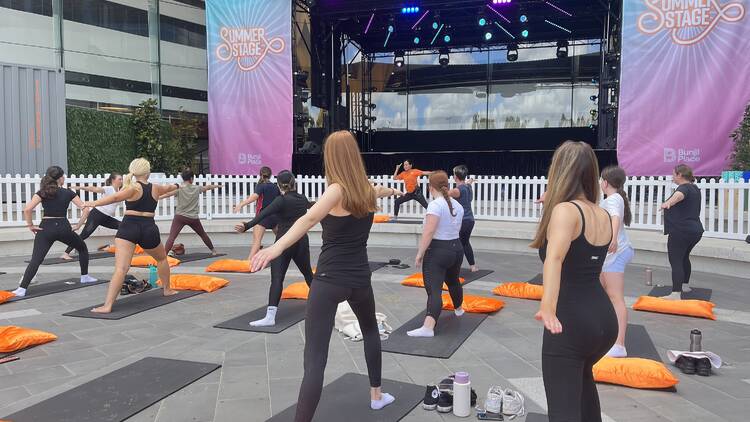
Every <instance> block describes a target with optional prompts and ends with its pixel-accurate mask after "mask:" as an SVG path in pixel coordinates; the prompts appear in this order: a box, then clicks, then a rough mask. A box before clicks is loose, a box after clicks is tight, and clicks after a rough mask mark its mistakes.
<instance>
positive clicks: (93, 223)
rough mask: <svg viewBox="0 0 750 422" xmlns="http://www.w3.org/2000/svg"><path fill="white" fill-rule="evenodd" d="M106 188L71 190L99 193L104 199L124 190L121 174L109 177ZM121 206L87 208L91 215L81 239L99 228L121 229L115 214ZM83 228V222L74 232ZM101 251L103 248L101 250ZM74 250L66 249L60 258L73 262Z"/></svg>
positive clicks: (113, 204)
mask: <svg viewBox="0 0 750 422" xmlns="http://www.w3.org/2000/svg"><path fill="white" fill-rule="evenodd" d="M104 183H105V186H103V187H102V186H71V189H73V190H84V191H86V192H92V193H98V194H100V195H101V196H102V198H104V197H107V196H110V195H114V194H115V193H117V191H119V190H120V188H122V175H121V174H120V173H116V172H112V173H111V174H110V175H109V177H107V180H106V181H105V182H104ZM119 205H120V204H119V203H118V202H114V203H112V204H109V205H104V206H101V207H96V208H93V209H90V208H87V209H86V210H90V213H89V214H88V218H87V219H86V224H85V225H84V226H83V231H81V239H83V240H86V239H88V238H89V236H91V235H92V234H93V233H94V231H95V230H96V229H97V228H98V227H99V226H104V227H106V228H108V229H112V230H117V229H118V228H119V227H120V220H118V219H116V218H115V212H117V207H118V206H119ZM80 226H81V222H79V223H78V225H77V226H76V228H74V230H77V228H78V227H80ZM107 246H109V245H106V246H105V247H104V248H106V247H107ZM99 249H100V250H101V249H103V248H99ZM72 250H73V248H72V247H70V246H68V248H67V249H65V252H64V253H63V254H62V256H61V257H60V258H62V259H65V260H72V259H73V257H72V256H70V252H71V251H72Z"/></svg>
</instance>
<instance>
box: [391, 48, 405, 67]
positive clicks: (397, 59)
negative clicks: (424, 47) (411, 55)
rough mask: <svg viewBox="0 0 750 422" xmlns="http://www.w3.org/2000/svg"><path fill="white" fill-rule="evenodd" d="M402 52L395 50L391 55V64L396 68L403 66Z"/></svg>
mask: <svg viewBox="0 0 750 422" xmlns="http://www.w3.org/2000/svg"><path fill="white" fill-rule="evenodd" d="M404 55H405V53H404V51H403V50H396V51H395V52H394V53H393V64H394V65H396V67H403V66H404Z"/></svg>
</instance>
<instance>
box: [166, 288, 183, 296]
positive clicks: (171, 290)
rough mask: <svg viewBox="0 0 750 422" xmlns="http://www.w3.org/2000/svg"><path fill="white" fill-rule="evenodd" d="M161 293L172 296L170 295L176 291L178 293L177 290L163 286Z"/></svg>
mask: <svg viewBox="0 0 750 422" xmlns="http://www.w3.org/2000/svg"><path fill="white" fill-rule="evenodd" d="M162 293H163V294H164V296H172V295H176V294H177V293H179V291H177V290H173V289H167V288H164V291H163V292H162Z"/></svg>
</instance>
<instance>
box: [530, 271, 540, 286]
mask: <svg viewBox="0 0 750 422" xmlns="http://www.w3.org/2000/svg"><path fill="white" fill-rule="evenodd" d="M527 283H529V284H536V285H537V286H541V285H543V284H544V281H543V279H542V273H539V274H537V275H535V276H534V277H531V280H529V281H527Z"/></svg>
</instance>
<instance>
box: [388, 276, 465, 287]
mask: <svg viewBox="0 0 750 422" xmlns="http://www.w3.org/2000/svg"><path fill="white" fill-rule="evenodd" d="M458 281H459V282H460V283H461V284H464V283H465V282H466V279H464V278H463V277H459V278H458ZM401 285H402V286H409V287H424V277H423V276H422V273H414V274H412V275H410V276H408V277H406V278H405V279H404V281H402V282H401ZM443 290H446V291H447V290H448V286H447V285H446V284H445V283H443Z"/></svg>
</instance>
